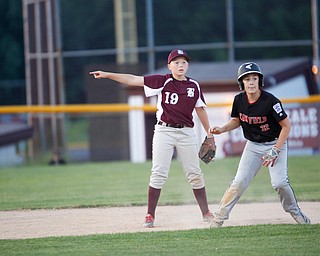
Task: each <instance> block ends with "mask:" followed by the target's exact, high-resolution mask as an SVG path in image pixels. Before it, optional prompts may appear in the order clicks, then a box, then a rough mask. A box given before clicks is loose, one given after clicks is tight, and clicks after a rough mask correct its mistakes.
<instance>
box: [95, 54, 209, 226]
mask: <svg viewBox="0 0 320 256" xmlns="http://www.w3.org/2000/svg"><path fill="white" fill-rule="evenodd" d="M189 60H190V57H189V56H188V55H187V53H186V52H185V51H184V50H173V51H172V52H170V54H169V56H168V64H167V67H168V69H169V70H170V71H171V74H166V75H150V76H136V75H131V74H119V73H110V72H103V71H93V72H90V74H92V75H93V76H94V77H95V78H109V79H112V80H115V81H117V82H119V83H122V84H127V85H129V86H143V87H144V92H145V95H146V97H150V96H157V97H158V101H157V113H156V117H157V122H156V124H155V126H154V135H153V143H152V169H151V175H150V182H149V190H148V210H147V215H146V217H145V222H144V226H145V227H153V225H154V219H155V211H156V206H157V204H158V200H159V197H160V192H161V189H162V187H163V186H164V184H165V182H166V180H167V178H168V174H169V168H170V164H171V160H172V156H173V154H174V149H176V152H177V156H178V159H179V160H180V162H181V164H182V167H183V170H184V173H185V175H186V177H187V179H188V181H189V183H190V184H191V187H192V189H193V192H194V196H195V198H196V200H197V202H198V204H199V207H200V210H201V212H202V215H203V220H204V221H206V222H211V221H212V219H213V214H212V213H211V212H210V211H209V207H208V203H207V196H206V190H205V183H204V178H203V173H202V170H201V169H200V163H199V158H198V152H197V151H198V143H197V139H196V135H195V133H194V129H193V126H194V123H193V115H192V113H193V111H194V110H195V112H196V113H197V115H198V117H199V119H200V121H201V123H202V126H203V128H204V129H205V131H207V133H208V135H207V136H211V137H212V136H213V135H212V134H210V132H209V128H210V125H209V120H208V116H207V112H206V110H205V108H206V103H205V100H204V97H203V94H202V92H201V89H200V86H199V83H198V82H197V81H195V80H193V79H191V78H189V77H187V76H186V72H187V70H188V67H189Z"/></svg>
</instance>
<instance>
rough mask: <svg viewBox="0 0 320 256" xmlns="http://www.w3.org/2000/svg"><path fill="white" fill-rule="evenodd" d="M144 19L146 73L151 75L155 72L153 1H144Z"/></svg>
mask: <svg viewBox="0 0 320 256" xmlns="http://www.w3.org/2000/svg"><path fill="white" fill-rule="evenodd" d="M146 17H147V45H148V71H149V73H153V72H154V71H155V50H154V33H153V0H146Z"/></svg>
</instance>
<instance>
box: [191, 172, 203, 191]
mask: <svg viewBox="0 0 320 256" xmlns="http://www.w3.org/2000/svg"><path fill="white" fill-rule="evenodd" d="M188 180H189V183H190V184H191V187H192V188H193V189H200V188H203V187H204V185H205V184H204V179H203V176H202V175H197V174H192V175H189V176H188Z"/></svg>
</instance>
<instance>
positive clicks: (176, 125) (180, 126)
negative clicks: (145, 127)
mask: <svg viewBox="0 0 320 256" xmlns="http://www.w3.org/2000/svg"><path fill="white" fill-rule="evenodd" d="M157 124H159V125H162V126H167V127H172V128H183V127H187V126H186V125H184V124H167V123H165V122H163V121H158V123H157Z"/></svg>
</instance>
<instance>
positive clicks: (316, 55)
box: [311, 0, 320, 91]
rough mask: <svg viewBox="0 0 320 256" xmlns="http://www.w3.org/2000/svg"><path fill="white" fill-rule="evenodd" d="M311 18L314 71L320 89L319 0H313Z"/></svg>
mask: <svg viewBox="0 0 320 256" xmlns="http://www.w3.org/2000/svg"><path fill="white" fill-rule="evenodd" d="M311 18H312V49H313V63H312V64H313V66H312V72H313V73H314V74H315V76H316V83H317V86H318V90H319V91H320V84H319V32H318V0H311Z"/></svg>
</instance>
